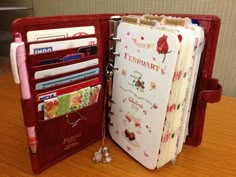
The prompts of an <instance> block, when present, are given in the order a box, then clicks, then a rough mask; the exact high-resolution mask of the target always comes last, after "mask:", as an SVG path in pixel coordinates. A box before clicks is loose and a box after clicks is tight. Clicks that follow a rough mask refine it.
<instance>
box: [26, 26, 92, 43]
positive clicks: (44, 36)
mask: <svg viewBox="0 0 236 177" xmlns="http://www.w3.org/2000/svg"><path fill="white" fill-rule="evenodd" d="M90 34H95V28H94V26H81V27H72V28H57V29H47V30H36V31H28V32H27V41H28V42H34V41H43V40H50V39H59V38H67V37H75V36H86V35H90Z"/></svg>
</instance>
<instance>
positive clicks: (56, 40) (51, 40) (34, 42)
mask: <svg viewBox="0 0 236 177" xmlns="http://www.w3.org/2000/svg"><path fill="white" fill-rule="evenodd" d="M93 37H95V38H97V34H96V33H95V34H89V35H83V36H72V37H66V38H56V39H50V40H43V41H33V42H26V43H25V46H26V48H29V46H30V45H31V44H40V43H50V42H60V41H68V40H74V39H84V38H93Z"/></svg>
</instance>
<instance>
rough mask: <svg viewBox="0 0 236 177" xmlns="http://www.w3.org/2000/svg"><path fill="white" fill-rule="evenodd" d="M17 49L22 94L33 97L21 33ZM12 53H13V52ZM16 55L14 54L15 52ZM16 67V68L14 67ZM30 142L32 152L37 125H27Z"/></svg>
mask: <svg viewBox="0 0 236 177" xmlns="http://www.w3.org/2000/svg"><path fill="white" fill-rule="evenodd" d="M14 44H15V45H14V46H15V50H13V51H15V52H16V57H15V60H16V65H17V68H15V69H16V71H15V73H17V72H18V78H19V81H20V87H21V96H22V99H23V100H28V99H30V98H31V94H30V86H29V81H28V73H27V67H26V57H25V45H24V42H23V41H22V38H21V34H20V33H15V42H14ZM11 55H12V54H11ZM13 55H14V54H13ZM13 69H14V68H13ZM27 135H28V142H29V146H30V149H31V152H32V153H36V151H37V139H36V133H35V126H30V127H27Z"/></svg>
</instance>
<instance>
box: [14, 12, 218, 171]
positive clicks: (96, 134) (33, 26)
mask: <svg viewBox="0 0 236 177" xmlns="http://www.w3.org/2000/svg"><path fill="white" fill-rule="evenodd" d="M112 15H117V14H97V15H95V14H94V15H73V16H56V17H33V18H24V19H17V20H16V21H14V22H13V24H12V32H13V35H14V33H16V32H20V33H21V35H22V39H23V41H24V42H25V46H26V60H27V69H28V73H29V74H28V75H29V83H30V87H31V96H32V98H31V99H29V100H22V109H23V116H24V122H25V126H26V127H29V126H35V130H36V138H37V140H38V147H37V153H36V154H33V153H32V152H31V151H30V157H31V163H32V169H33V171H34V172H35V173H39V172H41V171H43V170H45V169H46V168H48V167H50V166H51V165H53V164H55V163H57V162H58V161H60V160H62V159H64V158H66V157H67V156H70V155H71V154H73V153H75V152H77V151H78V150H81V149H82V148H85V147H86V146H88V145H90V144H91V143H94V142H95V141H97V140H99V139H100V138H101V136H102V134H101V132H102V131H101V126H100V125H101V122H102V119H103V115H104V111H105V112H106V108H105V107H104V102H105V101H106V100H105V98H106V96H105V94H106V93H105V85H106V79H105V73H104V71H105V67H106V64H107V61H108V41H109V33H108V27H109V23H108V20H109V18H110V16H112ZM118 15H125V14H118ZM169 15H173V16H179V17H190V18H192V19H195V20H198V21H199V23H200V25H201V26H202V27H203V28H204V31H205V39H206V47H205V50H204V55H203V57H202V59H201V64H200V72H199V75H198V80H197V87H196V90H195V96H194V101H193V106H192V112H191V118H190V126H189V131H190V134H189V136H188V138H187V144H190V145H199V144H200V143H201V140H202V134H203V128H204V119H205V110H206V104H207V102H211V103H213V102H217V101H219V100H220V97H221V92H222V87H221V86H220V85H219V84H218V81H217V80H216V79H212V78H211V76H212V70H213V64H214V58H215V51H216V45H217V39H218V34H219V28H220V19H219V18H218V17H216V16H210V15H189V14H186V15H180V14H169ZM89 25H93V26H95V30H96V34H95V35H94V36H95V37H96V38H97V47H98V54H97V57H98V58H99V68H100V73H99V75H98V78H99V79H100V81H101V85H102V88H101V92H100V96H99V99H98V102H97V103H96V104H95V105H92V106H90V107H88V108H85V109H82V110H81V111H80V113H81V114H82V115H85V116H86V117H87V120H86V121H83V122H82V121H81V123H80V124H79V125H78V126H76V127H75V128H71V127H70V126H69V125H68V124H66V117H65V116H60V117H58V118H56V119H52V120H48V121H45V120H43V119H42V116H43V115H42V114H41V113H37V110H36V107H37V105H35V104H36V100H35V99H34V97H35V95H36V93H38V92H37V91H36V90H35V89H34V87H35V84H36V83H37V82H39V81H40V80H34V79H33V74H34V69H33V65H34V62H33V61H36V60H38V59H40V58H37V56H30V55H29V45H30V44H31V43H27V39H26V34H27V32H28V31H32V30H41V29H53V28H65V27H75V26H89ZM74 38H76V37H74ZM71 39H73V38H71ZM68 51H69V50H68ZM68 51H67V52H68ZM58 53H60V52H58ZM62 53H63V51H62ZM49 55H50V56H51V57H53V56H54V53H51V54H49ZM42 56H43V55H42ZM42 56H41V57H42ZM45 69H46V68H45ZM63 75H66V74H62V76H63ZM41 81H42V80H41ZM66 85H67V84H65V85H64V86H66ZM49 90H50V89H49ZM45 91H46V90H45ZM73 116H76V115H75V113H72V117H73ZM73 137H74V139H76V142H77V141H78V143H77V144H76V145H74V146H72V148H69V149H67V150H65V142H66V143H67V142H69V139H70V138H72V139H73ZM63 142H64V144H63ZM67 145H69V144H67ZM67 147H69V146H67Z"/></svg>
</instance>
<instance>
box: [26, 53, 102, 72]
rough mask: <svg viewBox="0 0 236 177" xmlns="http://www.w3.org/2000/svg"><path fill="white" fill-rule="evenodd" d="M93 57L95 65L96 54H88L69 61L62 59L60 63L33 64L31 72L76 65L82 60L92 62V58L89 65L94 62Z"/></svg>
mask: <svg viewBox="0 0 236 177" xmlns="http://www.w3.org/2000/svg"><path fill="white" fill-rule="evenodd" d="M95 59H97V62H96V65H98V64H99V61H98V57H97V56H89V57H84V58H79V59H74V60H70V61H63V62H60V63H54V64H50V65H42V66H33V67H32V68H31V72H32V74H35V72H38V71H39V72H40V71H42V70H49V69H56V68H61V69H63V68H62V67H64V66H68V67H69V66H70V65H74V64H75V65H76V64H79V63H83V62H87V61H88V62H89V61H90V62H92V61H91V60H93V61H94V62H92V63H91V65H92V64H93V63H95V61H96V60H95Z"/></svg>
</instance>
